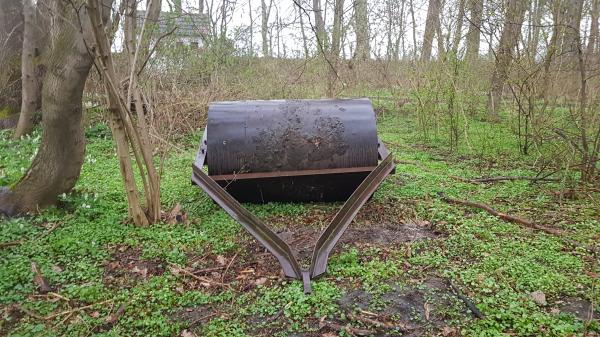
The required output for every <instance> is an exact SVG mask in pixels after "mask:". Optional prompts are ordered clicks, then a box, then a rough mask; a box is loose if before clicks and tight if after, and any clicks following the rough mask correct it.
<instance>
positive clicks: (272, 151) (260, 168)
mask: <svg viewBox="0 0 600 337" xmlns="http://www.w3.org/2000/svg"><path fill="white" fill-rule="evenodd" d="M206 130H207V132H206V136H207V137H206V144H205V145H206V150H207V152H208V155H207V156H206V163H207V165H208V174H209V176H211V178H213V179H214V180H215V181H216V182H217V183H219V185H221V186H223V187H225V189H226V190H227V192H229V193H230V194H231V195H233V196H234V197H235V198H236V199H238V200H239V201H249V202H269V201H335V200H346V199H347V198H348V197H349V196H350V195H351V194H352V192H353V191H354V190H355V189H356V187H357V186H358V185H359V184H360V182H361V181H362V180H363V179H364V178H365V177H366V176H367V175H368V174H369V172H371V171H372V170H373V169H374V168H375V167H376V166H377V162H378V139H377V131H376V125H375V113H374V111H373V107H372V106H371V103H370V101H369V100H368V99H337V100H285V101H284V100H275V101H238V102H217V103H213V104H211V105H210V106H209V110H208V123H207V128H206Z"/></svg>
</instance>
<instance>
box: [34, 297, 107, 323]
mask: <svg viewBox="0 0 600 337" xmlns="http://www.w3.org/2000/svg"><path fill="white" fill-rule="evenodd" d="M108 302H112V300H106V301H102V302H98V303H94V304H90V305H85V306H83V307H79V308H75V309H70V310H65V311H61V312H59V313H56V314H51V315H48V316H46V317H44V320H50V319H53V318H56V317H58V316H62V315H66V314H71V313H74V312H77V311H82V310H85V309H89V308H92V307H94V306H96V305H101V304H106V303H108Z"/></svg>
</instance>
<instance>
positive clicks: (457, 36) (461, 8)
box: [452, 0, 466, 58]
mask: <svg viewBox="0 0 600 337" xmlns="http://www.w3.org/2000/svg"><path fill="white" fill-rule="evenodd" d="M465 1H466V0H459V2H458V17H457V18H456V29H455V30H454V38H453V40H452V54H453V55H454V57H456V58H458V55H457V54H458V45H459V44H460V40H462V27H463V20H464V18H465Z"/></svg>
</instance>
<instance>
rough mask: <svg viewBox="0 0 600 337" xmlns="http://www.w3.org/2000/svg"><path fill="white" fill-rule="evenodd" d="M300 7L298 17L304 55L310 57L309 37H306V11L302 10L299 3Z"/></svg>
mask: <svg viewBox="0 0 600 337" xmlns="http://www.w3.org/2000/svg"><path fill="white" fill-rule="evenodd" d="M296 7H298V18H299V20H300V32H301V33H302V47H303V48H304V57H305V58H308V39H307V37H306V32H305V31H304V19H303V18H302V17H303V16H304V13H303V12H302V7H300V6H299V5H298V6H296Z"/></svg>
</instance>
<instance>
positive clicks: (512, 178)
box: [395, 159, 560, 184]
mask: <svg viewBox="0 0 600 337" xmlns="http://www.w3.org/2000/svg"><path fill="white" fill-rule="evenodd" d="M395 162H396V164H406V165H414V166H417V167H418V168H420V169H421V170H423V171H425V172H429V173H435V174H440V173H439V172H436V171H434V170H431V169H429V168H427V167H425V166H424V165H423V164H421V163H419V162H416V161H411V160H399V159H397V160H395ZM446 176H447V177H448V178H451V179H454V180H458V181H461V182H464V183H470V184H485V183H492V182H499V181H516V180H529V181H532V182H556V181H560V180H559V179H556V178H548V177H547V176H546V177H526V176H500V177H481V178H475V179H469V178H464V177H459V176H455V175H446Z"/></svg>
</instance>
